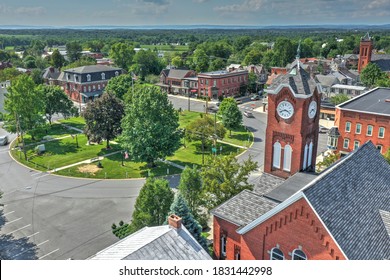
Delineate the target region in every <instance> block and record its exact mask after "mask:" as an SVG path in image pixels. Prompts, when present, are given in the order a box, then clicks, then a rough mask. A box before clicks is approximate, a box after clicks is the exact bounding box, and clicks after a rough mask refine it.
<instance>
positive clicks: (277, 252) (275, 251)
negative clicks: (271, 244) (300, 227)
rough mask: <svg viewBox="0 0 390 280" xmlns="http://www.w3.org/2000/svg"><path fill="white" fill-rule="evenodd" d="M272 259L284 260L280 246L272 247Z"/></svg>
mask: <svg viewBox="0 0 390 280" xmlns="http://www.w3.org/2000/svg"><path fill="white" fill-rule="evenodd" d="M270 260H284V254H283V252H282V251H281V250H280V249H278V248H276V247H275V248H272V250H271V256H270Z"/></svg>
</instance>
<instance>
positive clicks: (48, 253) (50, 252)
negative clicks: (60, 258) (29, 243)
mask: <svg viewBox="0 0 390 280" xmlns="http://www.w3.org/2000/svg"><path fill="white" fill-rule="evenodd" d="M59 249H60V248H57V249H55V250H53V251H51V252H50V253H47V254H46V255H44V256H42V257H40V258H39V259H40V260H41V259H43V258H45V257H47V256H48V255H51V254H53V253H55V252H57V251H58V250H59Z"/></svg>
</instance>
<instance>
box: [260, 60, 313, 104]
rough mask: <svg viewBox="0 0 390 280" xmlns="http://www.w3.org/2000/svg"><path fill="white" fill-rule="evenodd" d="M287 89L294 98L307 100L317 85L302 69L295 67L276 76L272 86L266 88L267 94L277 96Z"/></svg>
mask: <svg viewBox="0 0 390 280" xmlns="http://www.w3.org/2000/svg"><path fill="white" fill-rule="evenodd" d="M284 87H289V88H290V89H291V92H292V93H293V94H294V95H295V96H299V97H301V98H302V97H303V98H307V97H310V96H312V94H313V92H314V89H315V88H316V87H317V83H316V82H315V80H314V79H312V78H311V77H310V75H309V73H307V72H306V71H305V70H304V69H302V67H299V65H297V64H296V65H295V66H294V67H292V68H291V70H290V72H288V73H287V74H284V75H280V76H278V77H277V78H276V79H274V81H273V83H272V85H271V86H270V87H268V89H267V90H266V92H267V93H268V94H277V93H278V92H279V91H280V90H281V89H282V88H284Z"/></svg>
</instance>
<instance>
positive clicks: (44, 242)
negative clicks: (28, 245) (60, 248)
mask: <svg viewBox="0 0 390 280" xmlns="http://www.w3.org/2000/svg"><path fill="white" fill-rule="evenodd" d="M46 242H49V239H48V240H46V241H43V242H41V243H39V244H37V247H38V246H41V245H42V244H45V243H46Z"/></svg>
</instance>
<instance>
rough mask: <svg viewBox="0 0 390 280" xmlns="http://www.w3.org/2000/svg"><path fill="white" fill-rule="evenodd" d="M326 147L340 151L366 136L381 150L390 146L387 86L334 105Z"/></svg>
mask: <svg viewBox="0 0 390 280" xmlns="http://www.w3.org/2000/svg"><path fill="white" fill-rule="evenodd" d="M335 126H336V127H335V128H334V131H333V132H332V133H330V134H329V135H328V148H329V149H331V150H337V151H338V152H340V153H341V154H343V155H344V154H348V153H350V152H352V151H353V150H356V149H357V148H358V147H360V146H361V145H362V144H363V143H365V142H366V141H368V140H370V141H371V142H372V143H373V144H374V145H375V146H376V147H377V149H378V150H379V151H380V152H381V153H382V154H385V153H386V151H387V150H388V149H389V148H390V136H389V135H390V134H389V133H390V88H375V89H373V90H370V91H368V92H366V93H364V94H361V95H359V96H357V97H355V98H353V99H351V100H348V101H346V102H344V103H342V104H339V105H338V106H336V118H335Z"/></svg>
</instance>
